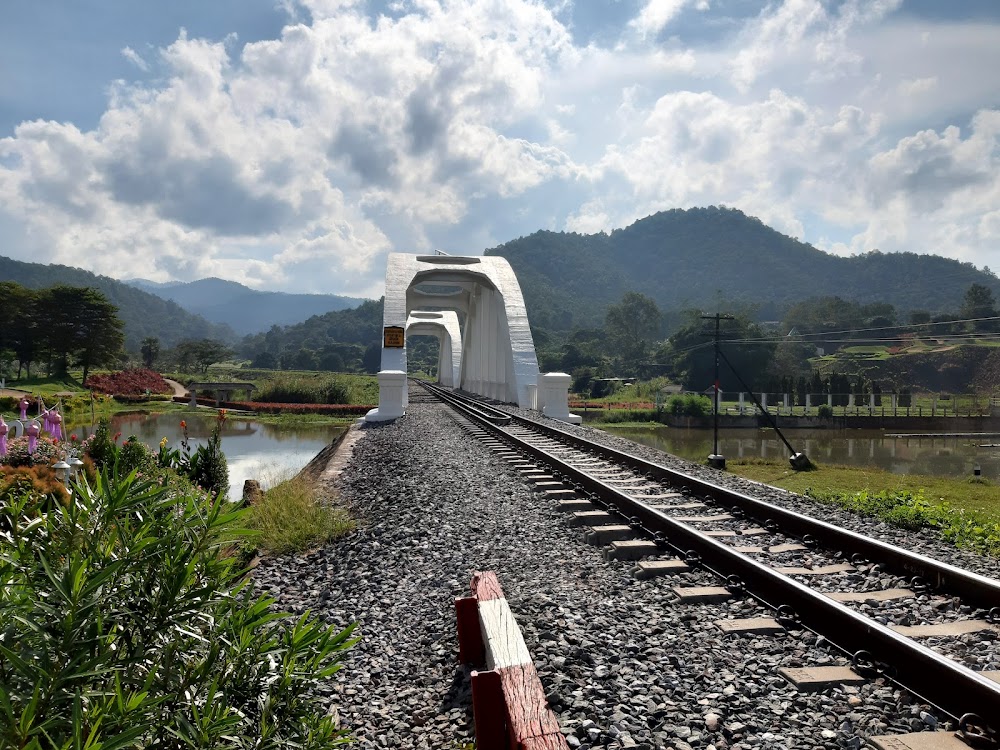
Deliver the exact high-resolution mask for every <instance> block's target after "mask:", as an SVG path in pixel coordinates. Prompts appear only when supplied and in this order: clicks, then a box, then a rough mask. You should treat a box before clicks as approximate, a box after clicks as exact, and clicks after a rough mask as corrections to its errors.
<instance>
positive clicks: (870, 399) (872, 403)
mask: <svg viewBox="0 0 1000 750" xmlns="http://www.w3.org/2000/svg"><path fill="white" fill-rule="evenodd" d="M868 408H869V409H874V408H875V394H874V393H873V394H871V395H870V396H869V397H868Z"/></svg>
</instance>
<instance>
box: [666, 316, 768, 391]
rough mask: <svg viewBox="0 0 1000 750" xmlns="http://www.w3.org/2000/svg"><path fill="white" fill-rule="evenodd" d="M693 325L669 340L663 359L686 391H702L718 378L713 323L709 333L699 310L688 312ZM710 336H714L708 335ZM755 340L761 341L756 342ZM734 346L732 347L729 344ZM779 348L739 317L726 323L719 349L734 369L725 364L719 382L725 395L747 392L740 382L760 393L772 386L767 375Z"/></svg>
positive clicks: (721, 331)
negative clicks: (729, 392) (737, 375)
mask: <svg viewBox="0 0 1000 750" xmlns="http://www.w3.org/2000/svg"><path fill="white" fill-rule="evenodd" d="M688 315H689V320H690V322H689V323H688V324H687V325H686V326H684V327H683V328H681V329H680V330H679V331H677V332H676V333H675V334H674V335H673V336H671V337H670V341H669V345H668V346H667V347H666V348H665V349H664V350H663V351H662V352H661V353H660V356H661V357H662V358H663V360H664V361H665V362H666V363H667V364H668V365H669V367H670V374H671V375H672V376H673V377H674V378H676V379H677V380H679V381H680V382H681V383H682V384H683V385H684V387H685V388H687V389H688V390H693V391H703V390H705V389H707V388H710V387H711V386H712V382H713V379H714V377H715V375H714V371H715V353H714V347H713V346H712V336H714V333H715V330H714V323H713V324H712V330H708V328H707V327H706V325H705V323H704V322H703V321H702V320H701V317H700V316H701V313H700V312H699V311H697V310H693V311H689V313H688ZM706 333H709V334H711V335H705V334H706ZM754 339H760V340H759V341H755V340H754ZM729 342H731V343H729ZM775 347H776V344H775V343H774V342H773V341H771V340H768V339H766V338H764V336H763V332H762V331H761V330H760V327H759V326H758V325H757V324H756V323H754V322H752V321H751V320H749V319H748V318H746V317H744V316H742V315H737V316H735V317H734V318H733V319H731V320H723V321H722V323H721V327H720V349H721V351H722V352H723V353H724V354H725V356H726V358H727V359H728V360H729V362H730V363H731V365H732V366H730V365H727V364H726V360H722V364H721V366H720V367H719V381H720V384H721V387H722V390H723V391H743V390H745V389H744V387H743V385H742V384H741V383H740V381H739V378H737V377H736V375H735V374H734V373H733V369H734V368H735V370H736V372H738V373H739V375H740V378H742V379H743V380H744V382H746V384H747V385H748V386H749V387H750V388H751V389H753V390H754V391H755V392H757V393H760V392H761V391H763V390H764V389H765V388H766V387H767V383H768V382H769V378H768V373H769V371H770V366H771V363H772V361H773V360H774V351H775Z"/></svg>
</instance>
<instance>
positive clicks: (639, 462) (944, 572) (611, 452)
mask: <svg viewBox="0 0 1000 750" xmlns="http://www.w3.org/2000/svg"><path fill="white" fill-rule="evenodd" d="M431 390H432V392H433V393H435V394H441V393H442V391H441V389H440V388H439V387H434V386H432V389H431ZM443 394H444V395H445V396H447V397H451V398H454V399H457V400H460V401H466V400H468V401H472V402H473V403H476V404H477V406H478V408H480V409H482V410H484V411H495V412H497V413H499V414H507V415H508V416H510V417H512V418H513V420H514V421H515V422H517V423H518V424H523V425H527V426H529V427H531V428H532V429H534V430H541V431H543V432H545V433H547V434H548V435H550V436H554V437H557V438H558V439H559V440H563V441H565V442H569V443H571V444H573V445H575V446H577V447H580V448H584V449H586V450H587V451H590V452H592V453H598V454H601V455H603V456H605V457H608V458H611V459H613V460H614V461H615V462H616V463H619V464H624V465H626V466H628V467H630V468H632V469H635V470H637V471H640V472H642V473H644V474H646V475H647V476H650V477H652V478H655V479H662V480H664V481H667V482H669V483H670V484H673V485H679V486H682V487H685V488H687V489H689V490H691V491H692V492H695V493H698V494H701V495H706V496H708V497H711V498H712V499H713V500H716V501H717V502H719V503H720V504H721V505H726V506H730V507H736V508H739V509H740V510H742V511H743V512H744V513H745V514H747V515H749V516H750V517H752V518H753V519H754V520H756V521H759V522H763V523H766V522H767V521H774V522H776V523H778V524H779V525H780V526H781V528H782V530H783V531H786V532H789V533H791V534H797V535H799V536H800V538H802V539H805V540H806V541H809V540H810V538H811V539H813V540H816V541H817V542H822V543H824V544H826V545H827V546H829V547H832V548H835V549H838V550H841V551H843V552H846V553H847V554H848V555H855V554H857V555H861V556H862V557H864V558H867V559H868V560H871V561H873V562H878V563H880V564H882V563H885V564H886V565H888V566H889V567H890V568H891V569H892V570H895V571H899V572H904V573H907V574H909V575H911V576H919V577H920V578H922V579H923V583H925V584H926V585H928V586H931V587H933V588H941V589H944V590H946V591H948V592H950V593H954V594H956V595H958V596H960V597H961V598H962V599H963V601H964V603H966V604H970V605H972V606H976V607H981V608H983V609H987V610H989V609H992V608H993V607H997V606H1000V580H996V579H994V578H988V577H986V576H983V575H979V574H978V573H973V572H972V571H969V570H964V569H962V568H959V567H957V566H955V565H951V564H949V563H946V562H941V561H940V560H935V559H933V558H930V557H924V556H923V555H918V554H916V553H915V552H911V551H909V550H906V549H902V548H901V547H897V546H895V545H892V544H889V543H887V542H882V541H879V540H878V539H872V538H870V537H866V536H864V535H862V534H859V533H857V532H855V531H851V530H849V529H843V528H841V527H839V526H834V525H833V524H831V523H827V522H826V521H821V520H819V519H817V518H812V517H811V516H807V515H804V514H802V513H797V512H795V511H793V510H788V509H787V508H781V507H779V506H777V505H774V504H773V503H769V502H767V501H765V500H760V499H759V498H755V497H751V496H750V495H746V494H744V493H742V492H738V491H736V490H731V489H727V488H725V487H721V486H720V485H717V484H714V483H713V482H709V481H707V480H704V479H699V478H697V477H693V476H691V475H690V474H685V473H683V472H680V471H677V470H676V469H670V468H668V467H666V466H663V465H661V464H657V463H653V462H652V461H647V460H646V459H643V458H639V457H638V456H635V455H633V454H631V453H626V452H624V451H620V450H617V449H615V448H611V447H609V446H606V445H601V444H600V443H594V442H592V441H590V440H587V439H586V438H584V437H581V436H580V435H575V434H573V433H571V432H567V431H565V430H561V429H559V428H557V427H553V426H551V425H547V424H543V423H541V422H535V421H533V420H530V419H525V418H524V417H521V416H519V415H517V414H510V412H506V411H503V410H502V409H496V408H494V407H492V406H489V405H487V404H481V403H479V402H475V401H473V400H472V399H467V398H466V397H463V396H460V395H458V394H453V393H450V392H448V391H443Z"/></svg>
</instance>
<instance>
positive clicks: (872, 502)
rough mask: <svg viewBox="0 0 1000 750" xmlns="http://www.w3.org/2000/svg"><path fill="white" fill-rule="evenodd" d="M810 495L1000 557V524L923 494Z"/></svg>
mask: <svg viewBox="0 0 1000 750" xmlns="http://www.w3.org/2000/svg"><path fill="white" fill-rule="evenodd" d="M806 494H807V495H809V496H810V497H814V498H816V499H817V500H819V501H821V502H826V503H831V504H833V505H839V506H840V507H842V508H846V509H848V510H852V511H854V512H856V513H861V514H862V515H866V516H875V517H878V518H881V519H882V520H883V521H885V522H886V523H891V524H893V525H894V526H900V527H902V528H905V529H921V528H936V529H938V530H939V532H940V533H941V536H942V537H944V538H945V539H947V540H948V541H950V542H953V543H954V544H957V545H959V546H963V547H971V548H973V549H975V550H976V551H978V552H981V553H985V554H991V555H995V556H1000V523H997V522H995V521H992V520H989V519H987V518H984V517H983V516H981V515H980V514H978V513H973V512H969V511H966V510H962V509H956V508H953V507H952V506H951V505H949V504H948V503H945V502H931V501H929V500H927V499H926V498H925V497H924V495H923V492H920V491H918V492H909V491H906V490H898V491H890V490H882V491H880V492H869V491H867V490H863V491H861V492H840V493H830V494H824V493H813V492H809V491H807V492H806Z"/></svg>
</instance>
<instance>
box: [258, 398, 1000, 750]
mask: <svg viewBox="0 0 1000 750" xmlns="http://www.w3.org/2000/svg"><path fill="white" fill-rule="evenodd" d="M364 429H365V437H364V439H362V440H361V441H360V442H358V443H357V445H356V446H355V448H354V455H353V458H352V460H351V462H350V464H349V465H348V466H347V468H346V469H345V471H344V473H343V474H342V475H341V477H340V479H339V493H340V495H341V498H342V500H343V501H344V502H346V503H347V504H348V505H349V506H350V507H351V508H352V510H353V512H354V513H355V515H356V516H357V519H358V522H359V529H358V531H357V532H355V533H354V534H352V535H351V536H349V537H347V538H344V539H342V540H339V541H337V542H335V543H333V544H330V545H328V546H327V547H325V548H323V549H319V550H315V551H313V552H311V553H308V554H305V555H295V556H284V557H275V558H268V559H265V560H264V561H262V563H261V564H260V565H259V566H258V568H257V569H256V570H255V572H254V579H255V581H256V582H257V584H258V585H259V586H260V587H262V588H264V589H266V590H269V591H270V592H271V593H272V594H273V595H274V596H276V597H277V599H278V604H279V606H280V607H282V608H284V609H287V610H289V611H292V612H294V613H299V612H302V611H305V610H311V611H312V612H313V613H315V614H317V615H319V616H321V617H322V618H323V619H325V620H326V621H327V622H329V623H332V624H337V625H347V624H349V623H350V622H353V621H358V622H359V623H360V626H359V633H360V635H361V637H362V640H361V643H360V644H359V645H358V646H356V647H355V648H354V649H353V651H352V652H350V654H349V655H348V657H347V658H346V659H345V668H344V670H342V671H341V672H340V673H338V674H337V675H336V676H335V677H334V678H333V679H332V680H331V681H330V684H329V686H328V688H327V693H328V694H329V696H330V698H331V705H332V707H333V708H335V709H336V710H337V711H338V713H339V716H340V719H341V722H342V724H343V725H344V726H345V727H347V728H349V729H351V730H352V731H353V733H354V735H355V736H356V738H357V740H358V743H357V746H358V747H361V748H434V749H435V750H437V749H439V748H443V749H445V750H453V749H456V750H457V749H458V748H462V747H463V745H464V744H465V743H468V742H471V741H472V740H473V728H472V720H471V712H470V706H471V699H470V694H469V679H468V670H467V669H466V668H464V667H462V666H461V665H459V664H458V662H457V659H456V654H457V650H458V646H457V642H456V636H455V622H454V609H453V600H454V598H455V597H456V596H463V595H466V594H467V592H468V584H469V579H470V577H471V575H472V572H473V571H475V570H493V571H496V572H497V574H498V576H499V579H500V582H501V584H502V585H503V588H504V591H505V592H506V595H507V597H508V600H509V602H510V606H511V608H512V610H513V612H514V614H515V616H516V617H517V618H518V622H519V623H520V625H521V628H522V631H523V633H524V636H525V640H526V642H527V645H528V648H529V650H530V651H531V653H532V655H533V657H534V659H535V664H536V666H537V667H538V670H539V675H540V677H541V680H542V683H543V685H544V687H545V689H546V691H547V694H548V696H549V699H550V702H551V704H552V706H553V708H554V709H555V711H556V714H557V716H558V717H559V720H560V723H561V726H562V728H563V731H564V734H566V735H567V739H568V741H569V744H570V746H571V747H582V748H645V749H646V750H654V749H659V748H675V749H676V750H686V749H687V748H701V749H704V750H708V748H712V747H714V748H717V749H718V750H724V748H761V747H775V748H778V747H781V748H820V747H822V748H845V747H860V746H861V743H862V738H863V737H865V736H869V735H873V734H880V733H895V732H903V731H913V730H919V729H931V728H933V727H935V726H937V725H938V723H939V718H938V717H937V716H935V714H934V712H933V711H931V710H929V707H927V706H925V705H921V704H920V703H919V702H916V701H914V700H913V699H912V698H911V697H910V696H909V695H907V694H906V693H905V691H900V690H899V689H898V688H894V687H892V686H891V685H889V686H887V685H883V684H881V683H880V682H867V683H865V684H863V685H861V686H858V687H856V688H835V689H833V690H828V691H825V692H820V693H813V694H800V693H798V692H797V691H796V690H795V689H794V688H792V687H791V686H790V685H789V684H788V683H787V682H786V681H785V680H784V679H783V678H782V677H781V676H780V675H779V674H778V671H777V670H778V668H779V667H801V666H816V665H832V664H836V665H845V664H846V661H845V660H844V659H843V658H842V657H840V655H839V654H837V653H836V652H835V651H832V650H828V648H827V647H826V645H825V644H824V643H823V641H822V639H817V638H816V637H815V636H812V635H810V634H804V635H803V634H799V633H790V634H782V635H778V636H726V635H723V634H722V633H721V631H719V629H718V628H717V627H716V626H715V625H714V621H715V620H718V619H726V618H744V617H753V616H759V615H762V614H765V612H763V611H762V610H761V608H760V607H759V606H758V605H757V604H756V603H754V602H753V601H751V600H748V599H741V598H738V599H731V600H729V601H727V602H722V603H719V604H702V605H679V604H677V603H676V602H675V597H674V595H673V593H672V591H671V589H672V587H673V586H677V585H718V581H717V580H715V579H713V578H712V577H711V576H709V575H708V574H707V573H704V572H702V571H693V572H690V573H686V574H683V575H681V576H671V577H665V578H658V579H652V580H647V581H639V580H636V579H634V578H633V577H632V575H631V571H632V568H633V565H634V564H633V563H625V562H618V561H608V560H605V559H604V557H603V555H602V552H601V549H600V548H599V547H593V546H590V545H588V544H586V543H585V542H584V540H583V537H582V534H581V532H580V530H579V529H574V528H570V527H568V526H567V525H566V523H565V517H564V516H563V514H561V513H559V512H558V511H557V510H555V503H554V501H551V500H546V499H543V498H541V497H540V496H539V495H537V494H536V493H534V492H533V491H532V489H531V487H530V486H529V485H528V484H526V483H524V482H523V481H522V480H521V479H520V478H519V477H518V476H517V474H516V473H515V472H513V471H512V470H511V469H509V468H508V467H507V465H506V463H505V462H503V461H501V460H499V459H496V458H494V457H493V456H492V454H491V453H490V452H489V451H488V450H487V449H486V448H485V447H484V446H482V445H481V444H479V443H478V442H477V441H475V440H473V439H471V438H470V437H468V436H467V435H466V434H465V433H464V432H463V431H462V430H461V429H460V427H459V426H458V424H457V423H456V422H455V420H454V419H453V417H451V416H450V413H449V412H448V411H447V410H446V409H445V408H444V407H441V406H439V405H437V404H430V403H422V402H421V399H420V397H419V396H418V392H413V397H412V398H411V403H410V407H409V408H408V413H407V416H406V417H405V418H403V419H400V420H397V421H396V422H394V423H391V424H384V425H376V426H366V427H365V428H364ZM583 429H584V430H586V432H587V434H588V437H594V434H595V433H597V437H599V438H600V439H602V440H604V441H605V442H613V443H615V444H617V445H622V444H624V445H626V446H627V448H625V449H626V450H629V451H630V452H632V453H637V454H649V455H650V457H652V458H653V460H656V461H657V462H658V463H665V464H666V463H668V461H672V462H673V463H670V464H669V465H671V466H672V467H674V466H676V468H680V469H681V470H685V471H688V473H696V472H698V471H700V469H699V467H694V466H692V465H691V464H688V463H686V462H683V461H680V460H679V459H672V458H668V457H667V456H665V454H662V453H660V452H658V451H653V450H651V449H644V448H642V447H641V446H636V445H635V444H634V443H630V442H628V441H622V440H619V439H617V438H614V437H612V436H609V435H607V434H606V433H600V432H598V431H596V430H589V429H587V428H583ZM704 471H706V472H707V471H708V470H704ZM711 476H712V477H713V478H715V479H718V476H719V475H718V473H716V472H713V473H712V474H711ZM726 479H727V480H729V479H736V478H733V477H726ZM736 481H737V486H739V487H740V489H742V490H743V491H745V492H748V493H750V494H755V495H758V496H760V495H761V494H762V491H763V490H765V489H766V488H763V487H762V486H761V485H757V484H755V483H749V482H743V481H742V480H738V479H737V480H736ZM766 499H768V500H778V499H780V501H781V502H782V504H785V505H789V504H792V503H796V502H798V503H800V504H806V503H808V501H804V500H798V501H796V500H795V499H794V496H791V495H788V493H783V492H780V491H771V492H769V493H768V495H767V497H766ZM833 510H834V509H830V508H826V507H824V508H823V509H822V513H823V516H824V518H827V519H830V517H831V514H832V513H833ZM844 515H845V516H847V517H848V518H849V519H851V520H854V521H857V520H858V519H857V517H855V516H850V514H844ZM861 520H863V519H861ZM845 525H847V524H846V523H845ZM869 525H875V526H877V527H879V530H880V529H882V528H884V525H883V524H880V523H877V522H869ZM852 528H854V526H852ZM858 530H862V529H860V528H859V529H858ZM914 537H921V535H916V534H912V533H905V538H906V539H907V540H909V541H908V546H909V547H910V548H911V549H914V546H913V544H914V539H913V538H914ZM920 541H921V543H922V542H923V539H922V538H920ZM938 546H939V547H943V545H942V544H941V543H940V542H938ZM920 551H923V550H920ZM938 553H939V554H938V555H935V556H940V554H946V553H945V552H943V551H941V550H938ZM963 556H964V553H961V552H958V553H956V555H955V557H952V558H949V559H950V561H954V562H956V564H961V563H960V562H958V560H957V559H955V558H956V557H957V558H961V557H963ZM979 562H980V563H982V560H979ZM980 570H981V572H984V571H983V570H982V568H980ZM970 647H971V646H970ZM993 668H997V667H993Z"/></svg>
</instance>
